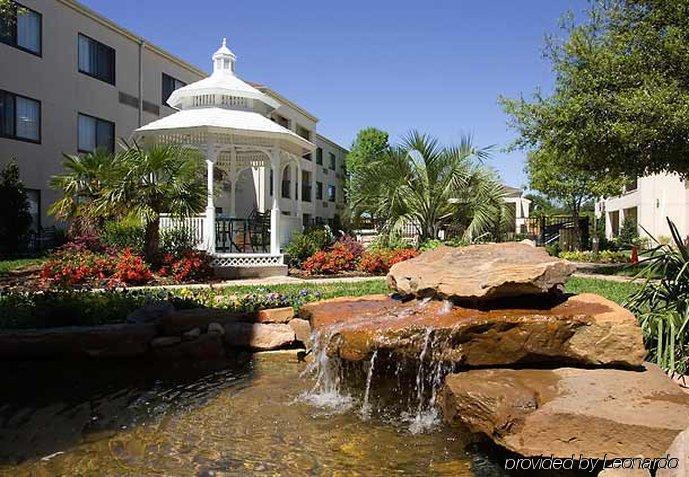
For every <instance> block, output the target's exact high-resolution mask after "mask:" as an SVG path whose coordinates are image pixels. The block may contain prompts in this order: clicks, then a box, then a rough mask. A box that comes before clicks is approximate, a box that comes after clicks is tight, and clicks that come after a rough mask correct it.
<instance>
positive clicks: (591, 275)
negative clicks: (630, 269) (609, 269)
mask: <svg viewBox="0 0 689 477" xmlns="http://www.w3.org/2000/svg"><path fill="white" fill-rule="evenodd" d="M572 276H573V277H578V278H593V279H596V280H605V281H608V282H618V283H627V282H631V281H633V280H634V277H626V276H624V275H600V274H597V273H583V272H576V273H574V274H573V275H572ZM637 281H638V282H639V283H641V282H642V281H643V280H637Z"/></svg>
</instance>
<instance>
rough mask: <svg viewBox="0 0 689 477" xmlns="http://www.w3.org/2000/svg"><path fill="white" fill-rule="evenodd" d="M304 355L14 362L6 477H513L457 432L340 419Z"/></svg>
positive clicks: (5, 419) (7, 372) (7, 384)
mask: <svg viewBox="0 0 689 477" xmlns="http://www.w3.org/2000/svg"><path fill="white" fill-rule="evenodd" d="M303 368H304V364H302V363H297V360H296V356H295V354H294V353H293V352H292V353H274V354H271V353H269V354H259V355H253V356H251V355H240V356H237V357H235V358H232V359H231V360H227V361H221V362H215V363H203V364H201V363H192V362H179V363H175V364H170V363H162V362H150V363H141V362H124V363H123V362H120V363H98V362H95V363H92V364H91V365H88V366H87V365H85V364H84V363H83V362H82V363H71V362H59V363H55V362H24V363H3V364H2V367H1V368H0V372H2V375H3V382H4V384H3V387H2V389H1V390H0V397H1V400H0V474H3V475H13V476H15V475H38V476H42V475H131V476H141V475H173V476H176V475H180V476H182V475H218V476H221V475H222V476H234V475H373V476H376V475H385V476H389V475H454V476H473V475H485V476H488V475H503V473H502V472H501V471H500V470H499V466H497V465H496V464H495V463H493V462H491V461H489V460H485V459H483V458H482V457H481V456H480V455H470V454H468V453H467V451H466V450H465V448H466V443H465V442H463V441H462V440H461V439H460V438H458V435H457V433H456V432H455V431H452V430H449V429H446V428H444V427H443V426H439V427H437V428H436V429H434V430H433V431H432V432H428V433H422V434H412V433H411V432H410V430H409V425H408V423H407V422H402V421H396V420H395V419H393V418H389V417H387V418H385V417H381V416H378V415H376V414H374V415H373V416H372V417H371V418H370V419H368V420H365V419H362V417H361V413H360V412H357V411H356V410H349V411H347V412H343V413H339V414H338V413H335V414H333V413H328V412H325V411H324V410H322V409H319V408H317V407H314V406H312V405H310V404H308V403H306V402H304V401H303V400H301V399H300V396H301V395H302V394H303V393H304V392H305V391H307V390H308V389H309V388H310V386H311V384H312V383H311V382H310V380H309V379H305V378H303V377H301V376H300V374H301V372H302V371H303Z"/></svg>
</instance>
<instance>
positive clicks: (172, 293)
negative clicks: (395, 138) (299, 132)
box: [0, 277, 638, 329]
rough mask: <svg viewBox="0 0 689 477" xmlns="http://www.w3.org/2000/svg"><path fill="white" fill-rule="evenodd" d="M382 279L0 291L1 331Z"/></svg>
mask: <svg viewBox="0 0 689 477" xmlns="http://www.w3.org/2000/svg"><path fill="white" fill-rule="evenodd" d="M637 287H638V285H636V284H632V283H619V282H611V281H605V280H597V279H593V278H579V277H575V278H572V279H570V281H569V282H568V283H567V286H566V291H567V292H569V293H584V292H593V293H598V294H600V295H603V296H605V297H607V298H609V299H611V300H614V301H616V302H618V303H622V302H624V301H625V300H626V299H627V297H629V295H630V294H631V293H633V291H634V290H636V288H637ZM387 292H388V288H387V285H386V283H385V280H384V279H382V278H381V279H379V280H367V281H361V282H352V283H329V284H318V283H308V282H307V283H293V284H286V285H269V286H236V287H226V288H221V289H218V288H214V289H208V288H206V289H193V290H192V289H177V290H163V289H157V290H137V291H128V292H122V291H103V292H90V291H57V292H52V293H28V294H27V293H13V292H9V293H5V294H3V293H0V329H1V328H5V329H17V328H44V327H54V326H85V325H99V324H105V323H118V322H122V321H124V319H125V318H126V316H127V314H128V313H130V312H131V311H133V310H135V309H136V308H139V307H140V306H142V305H143V304H145V303H146V302H147V301H148V300H150V299H162V300H171V301H172V302H173V303H174V304H175V306H178V307H183V308H189V307H191V308H195V307H199V306H210V307H222V308H228V309H234V310H237V311H251V310H256V309H261V308H275V307H280V306H294V307H295V308H298V307H299V306H301V304H303V303H306V302H309V301H314V300H323V299H327V298H334V297H339V296H361V295H370V294H376V293H387Z"/></svg>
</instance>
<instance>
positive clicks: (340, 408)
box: [300, 333, 354, 412]
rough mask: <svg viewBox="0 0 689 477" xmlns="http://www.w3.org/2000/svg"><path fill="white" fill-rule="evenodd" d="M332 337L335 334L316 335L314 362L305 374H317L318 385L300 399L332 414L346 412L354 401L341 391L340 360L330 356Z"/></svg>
mask: <svg viewBox="0 0 689 477" xmlns="http://www.w3.org/2000/svg"><path fill="white" fill-rule="evenodd" d="M332 336H333V333H328V334H325V333H321V334H318V335H316V337H315V340H314V342H313V350H314V351H313V353H314V360H313V362H312V363H311V364H310V365H309V366H307V368H306V370H305V371H304V374H314V373H315V374H316V383H315V384H314V385H313V388H312V389H311V390H310V391H307V392H306V393H304V394H302V395H301V396H300V399H301V400H303V401H306V402H308V403H309V404H312V405H314V406H316V407H320V408H323V409H327V410H329V411H332V412H344V411H347V410H349V409H350V408H351V407H352V405H353V403H354V400H353V399H352V397H351V396H350V395H349V394H345V393H344V392H343V391H342V389H341V384H342V382H341V381H342V378H341V366H340V359H339V358H331V357H330V356H328V353H327V350H328V344H329V343H330V340H331V339H332Z"/></svg>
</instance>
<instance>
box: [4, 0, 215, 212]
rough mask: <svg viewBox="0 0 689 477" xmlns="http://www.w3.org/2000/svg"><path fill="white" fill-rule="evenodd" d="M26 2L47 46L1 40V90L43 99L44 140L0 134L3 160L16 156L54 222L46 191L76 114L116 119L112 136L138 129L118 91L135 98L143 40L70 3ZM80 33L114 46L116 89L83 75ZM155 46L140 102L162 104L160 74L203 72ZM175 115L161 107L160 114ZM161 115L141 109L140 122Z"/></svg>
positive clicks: (71, 142) (134, 112) (183, 76)
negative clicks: (39, 18) (22, 46)
mask: <svg viewBox="0 0 689 477" xmlns="http://www.w3.org/2000/svg"><path fill="white" fill-rule="evenodd" d="M22 3H23V4H24V5H26V6H27V7H29V8H31V9H34V10H36V11H38V12H40V13H41V14H42V15H43V22H42V27H43V32H42V33H43V42H42V46H43V51H42V57H37V56H35V55H32V54H30V53H26V52H24V51H21V50H19V49H16V48H13V47H11V46H8V45H5V44H3V43H0V65H2V74H0V89H4V90H7V91H9V92H12V93H16V94H21V95H24V96H29V97H31V98H33V99H36V100H39V101H40V102H41V143H40V144H32V143H28V142H22V141H18V140H12V139H6V138H0V163H4V162H6V161H8V160H10V159H11V158H15V159H16V160H17V162H18V163H19V165H20V171H21V177H22V179H23V180H24V183H25V185H26V187H28V188H32V189H40V190H41V202H42V207H41V209H42V223H43V225H44V226H45V225H49V224H50V223H51V222H52V220H51V218H50V217H48V216H47V215H46V209H47V207H48V206H49V205H50V203H52V202H53V201H54V200H55V199H56V195H55V193H54V192H53V191H52V190H50V189H49V187H48V182H49V180H50V178H51V177H52V176H53V175H55V174H57V173H59V172H60V170H61V166H60V164H61V159H62V154H63V153H67V154H75V153H76V152H77V114H78V113H79V112H81V113H85V114H90V115H92V116H96V117H99V118H102V119H106V120H109V121H112V122H114V123H115V134H116V136H117V137H118V138H119V137H124V138H129V136H130V135H131V133H132V131H133V130H134V129H136V128H137V127H138V126H139V110H138V108H135V107H132V106H129V105H126V104H121V103H120V102H119V92H120V91H122V92H124V93H127V94H129V95H131V96H135V97H138V92H139V44H138V42H137V41H136V39H132V38H131V37H130V36H129V35H127V34H124V33H122V32H120V31H117V30H116V29H115V28H113V27H111V26H109V25H106V24H104V23H103V22H102V21H99V20H98V19H94V18H92V17H91V16H90V13H89V12H88V11H80V10H79V9H78V6H77V7H76V9H75V8H72V7H70V6H69V5H70V4H73V2H62V1H58V0H41V1H38V0H23V2H22ZM78 33H83V34H85V35H87V36H90V37H91V38H93V39H95V40H98V41H100V42H101V43H104V44H106V45H108V46H110V47H112V48H114V49H115V50H116V60H115V65H116V74H115V78H116V79H115V86H113V85H110V84H108V83H105V82H103V81H100V80H98V79H95V78H92V77H90V76H87V75H85V74H82V73H79V72H78V67H77V35H78ZM151 48H154V47H147V48H144V52H143V99H144V100H145V101H148V102H150V103H154V104H156V105H160V103H161V94H162V93H161V90H162V73H163V72H165V73H167V74H169V75H171V76H174V77H176V78H178V79H179V80H182V81H184V82H187V83H189V82H193V81H196V80H198V79H201V78H202V77H203V74H202V72H201V71H198V70H197V69H195V68H194V67H193V66H191V65H185V64H184V63H182V62H181V61H173V60H171V59H169V58H166V57H165V56H163V55H162V54H160V53H158V52H157V51H155V50H152V49H151ZM172 112H174V110H173V109H171V108H169V107H167V106H164V107H161V108H160V115H161V116H162V115H167V114H170V113H172ZM158 117H159V116H157V115H155V114H151V113H148V112H145V111H144V112H143V118H142V119H143V121H142V123H143V124H145V123H147V122H150V121H153V120H155V119H158Z"/></svg>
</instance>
